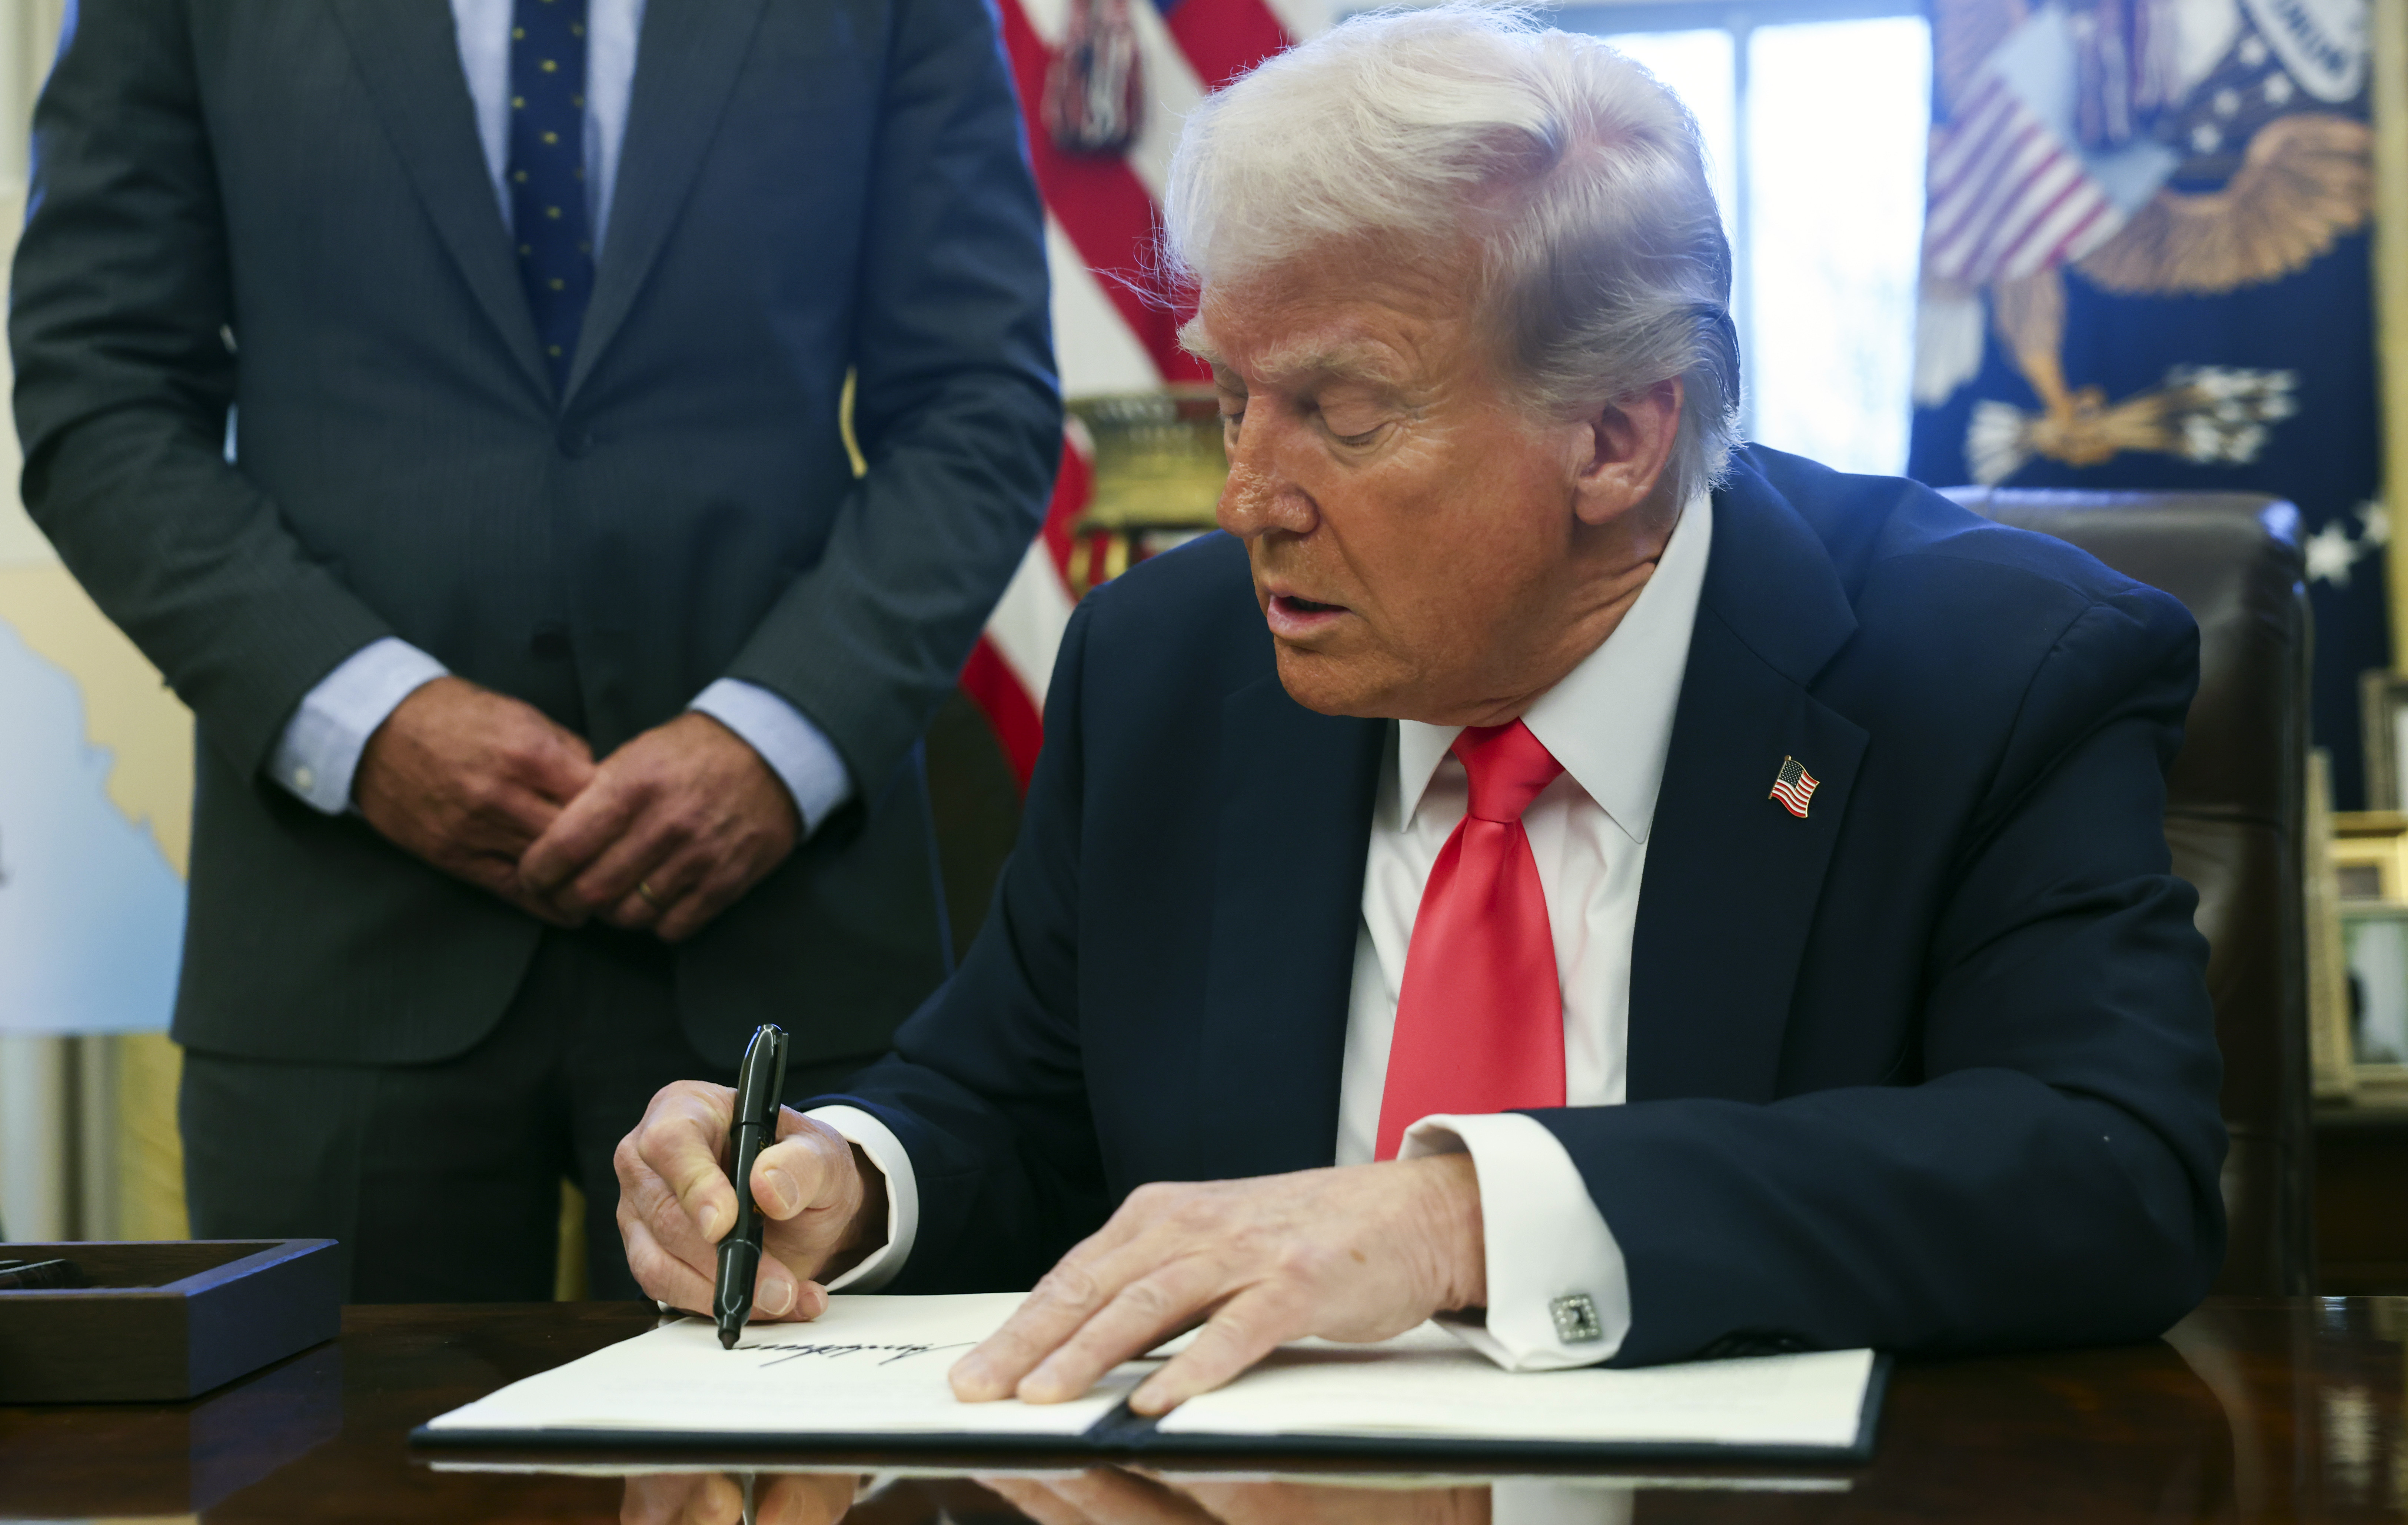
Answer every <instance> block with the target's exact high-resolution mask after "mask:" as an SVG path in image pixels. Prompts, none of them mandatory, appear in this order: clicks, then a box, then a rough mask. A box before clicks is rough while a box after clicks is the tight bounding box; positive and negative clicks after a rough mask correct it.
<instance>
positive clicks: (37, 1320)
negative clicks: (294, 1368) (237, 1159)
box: [0, 1239, 343, 1404]
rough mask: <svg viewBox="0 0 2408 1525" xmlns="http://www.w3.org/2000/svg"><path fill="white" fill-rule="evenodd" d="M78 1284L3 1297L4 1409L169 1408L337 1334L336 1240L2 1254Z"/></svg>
mask: <svg viewBox="0 0 2408 1525" xmlns="http://www.w3.org/2000/svg"><path fill="white" fill-rule="evenodd" d="M0 1259H14V1260H26V1261H48V1260H65V1261H74V1262H75V1264H76V1268H77V1269H78V1270H79V1271H80V1272H81V1273H82V1274H83V1279H84V1281H85V1283H86V1285H84V1286H81V1287H73V1288H41V1289H29V1290H0V1404H91V1403H173V1402H176V1401H178V1400H180V1399H185V1398H192V1397H195V1396H197V1395H199V1394H201V1393H204V1392H207V1391H208V1390H210V1389H211V1388H216V1387H221V1386H223V1385H224V1384H225V1383H228V1382H231V1381H233V1380H234V1379H235V1378H236V1377H238V1376H243V1375H248V1374H250V1373H251V1372H255V1371H257V1370H259V1369H260V1368H261V1367H262V1366H265V1365H266V1364H268V1363H269V1362H270V1361H281V1360H283V1359H284V1358H285V1357H286V1356H289V1355H292V1354H293V1353H294V1351H296V1350H306V1349H308V1347H310V1346H313V1345H317V1344H319V1343H321V1342H322V1341H325V1340H331V1339H333V1338H334V1337H335V1334H336V1332H337V1327H338V1326H339V1324H340V1322H341V1318H342V1304H343V1289H342V1283H341V1280H340V1276H339V1273H338V1270H337V1262H336V1255H335V1241H333V1240H332V1239H286V1240H281V1241H278V1240H260V1239H239V1240H216V1239H202V1240H186V1241H170V1242H164V1243H158V1244H80V1245H5V1244H0Z"/></svg>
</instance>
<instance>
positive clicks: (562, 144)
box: [509, 0, 594, 388]
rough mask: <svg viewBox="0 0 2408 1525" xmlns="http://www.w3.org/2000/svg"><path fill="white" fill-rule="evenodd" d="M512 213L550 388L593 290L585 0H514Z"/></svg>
mask: <svg viewBox="0 0 2408 1525" xmlns="http://www.w3.org/2000/svg"><path fill="white" fill-rule="evenodd" d="M509 186H510V220H511V221H512V223H513V224H514V225H515V227H516V231H517V234H518V256H519V282H520V284H522V285H523V286H524V287H525V288H526V293H527V305H528V306H530V307H531V308H533V309H534V312H535V331H536V337H537V338H538V340H539V341H540V342H541V343H542V345H543V354H544V359H545V360H546V361H547V362H549V363H550V364H551V366H552V385H553V387H554V388H560V387H563V386H565V385H566V383H567V379H568V363H569V362H570V361H571V360H573V359H575V358H576V355H577V331H578V328H579V326H580V325H581V324H582V323H583V322H584V321H585V304H586V301H587V299H588V298H590V297H591V296H592V295H593V294H594V235H593V231H592V230H591V229H590V228H589V227H587V225H586V216H585V0H515V4H514V6H513V7H512V11H511V18H510V164H509Z"/></svg>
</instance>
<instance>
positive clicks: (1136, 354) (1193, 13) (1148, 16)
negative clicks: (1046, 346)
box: [962, 0, 1334, 787]
mask: <svg viewBox="0 0 2408 1525" xmlns="http://www.w3.org/2000/svg"><path fill="white" fill-rule="evenodd" d="M1084 3H1086V0H1000V11H1001V15H1002V20H1003V42H1004V50H1005V51H1006V52H1007V53H1008V54H1009V55H1010V58H1011V72H1012V76H1013V79H1014V82H1015V83H1017V85H1018V86H1019V89H1020V107H1021V115H1022V119H1023V121H1024V122H1025V126H1026V129H1027V133H1028V150H1029V158H1030V161H1031V163H1032V164H1033V165H1034V167H1035V169H1036V172H1037V188H1038V191H1039V193H1040V194H1041V195H1042V196H1043V197H1044V200H1045V242H1046V252H1047V254H1048V256H1049V259H1050V262H1051V264H1052V267H1053V275H1054V345H1055V349H1056V350H1057V352H1058V354H1059V358H1060V361H1061V365H1062V383H1063V390H1064V391H1065V392H1068V393H1069V394H1070V395H1071V396H1074V397H1075V396H1081V395H1086V394H1094V393H1102V392H1143V391H1151V390H1153V389H1154V388H1157V387H1161V386H1163V385H1165V384H1167V383H1170V382H1194V381H1201V380H1204V379H1207V377H1206V374H1205V372H1204V369H1203V367H1202V366H1200V365H1199V364H1197V362H1196V360H1195V358H1194V357H1193V356H1190V355H1189V354H1187V353H1186V352H1185V351H1184V350H1183V349H1180V348H1179V341H1178V331H1179V324H1180V321H1181V320H1182V318H1183V314H1182V313H1180V312H1179V311H1177V310H1176V309H1175V308H1174V306H1172V305H1171V304H1170V303H1168V302H1167V301H1165V300H1163V299H1162V293H1161V292H1159V291H1158V290H1156V289H1155V282H1154V279H1153V277H1152V272H1153V270H1154V242H1155V239H1156V237H1157V236H1158V235H1159V231H1160V228H1161V221H1162V218H1161V202H1162V187H1163V178H1164V174H1165V171H1167V170H1168V167H1169V160H1170V150H1171V147H1172V145H1173V144H1174V143H1175V142H1176V141H1177V140H1178V136H1179V122H1180V119H1181V118H1182V117H1183V116H1185V115H1186V114H1187V112H1188V111H1190V110H1191V109H1193V108H1194V107H1195V105H1196V103H1197V102H1198V101H1200V100H1202V99H1203V98H1204V95H1205V93H1206V92H1208V91H1211V90H1217V89H1219V88H1220V87H1221V86H1222V85H1225V84H1226V83H1228V82H1229V81H1230V80H1231V79H1234V78H1237V77H1238V76H1239V75H1240V74H1243V73H1244V72H1245V71H1246V70H1248V69H1250V68H1253V67H1254V65H1255V64H1258V63H1260V62H1262V60H1264V59H1265V58H1268V57H1269V56H1270V55H1271V54H1272V53H1275V52H1277V51H1279V50H1281V49H1282V48H1284V47H1286V46H1287V45H1288V43H1289V42H1291V41H1293V40H1295V39H1296V38H1297V37H1300V36H1304V35H1305V34H1306V33H1308V32H1312V31H1317V30H1319V29H1320V28H1321V27H1322V26H1324V25H1326V21H1327V18H1326V15H1324V14H1322V13H1323V12H1325V11H1326V10H1328V9H1331V8H1334V7H1327V6H1326V5H1324V4H1321V3H1320V0H1129V3H1128V4H1127V6H1126V7H1125V12H1122V13H1124V14H1125V16H1126V18H1127V21H1128V22H1129V24H1130V27H1131V30H1133V32H1134V34H1135V40H1136V45H1137V48H1136V50H1137V62H1138V65H1139V67H1138V69H1137V71H1136V72H1137V74H1138V77H1139V78H1140V79H1141V80H1142V91H1141V93H1140V99H1139V100H1138V102H1137V113H1136V118H1137V120H1136V121H1135V122H1134V124H1133V125H1134V128H1135V131H1134V132H1133V133H1132V134H1131V135H1130V139H1129V143H1128V146H1127V148H1126V149H1125V150H1121V151H1119V152H1114V153H1100V154H1097V153H1079V152H1073V151H1070V150H1066V149H1064V148H1062V147H1061V146H1059V145H1058V144H1057V143H1056V142H1055V140H1054V135H1053V133H1052V132H1050V131H1049V130H1048V128H1047V124H1046V121H1045V120H1044V119H1045V113H1044V102H1045V98H1046V87H1047V83H1048V80H1049V78H1050V77H1052V76H1054V74H1055V73H1056V69H1055V64H1056V61H1057V59H1058V58H1059V57H1060V55H1061V53H1062V51H1063V50H1064V48H1065V47H1066V45H1068V43H1069V42H1070V40H1071V39H1070V34H1071V33H1072V31H1073V30H1074V27H1073V22H1074V21H1076V20H1078V19H1079V17H1080V16H1081V15H1082V4H1084ZM1109 9H1110V10H1111V11H1113V12H1120V7H1109ZM1111 19H1112V20H1113V21H1118V19H1119V18H1118V15H1117V14H1115V15H1113V16H1112V17H1111ZM1090 454H1091V451H1090V449H1089V447H1088V445H1087V443H1086V441H1085V440H1084V438H1083V437H1082V435H1081V432H1080V431H1079V430H1078V429H1077V428H1076V427H1075V425H1074V426H1073V427H1072V429H1071V430H1070V432H1069V437H1068V439H1067V440H1066V441H1065V442H1064V445H1063V450H1062V475H1061V478H1060V480H1059V481H1058V482H1057V484H1056V485H1055V487H1054V501H1053V503H1052V505H1051V506H1050V507H1049V508H1048V510H1047V512H1046V516H1045V527H1044V530H1043V532H1042V533H1041V534H1039V536H1038V538H1037V541H1036V543H1035V544H1033V545H1031V546H1030V547H1029V549H1028V554H1027V557H1026V558H1025V560H1024V561H1023V562H1022V563H1021V565H1020V571H1019V573H1018V574H1017V575H1016V576H1015V577H1013V578H1012V580H1011V586H1010V587H1009V588H1007V589H1006V590H1005V591H1004V594H1003V601H1002V602H1001V603H1000V604H998V605H997V606H996V611H995V615H994V618H993V619H992V620H989V621H988V623H987V627H986V634H984V636H983V637H982V639H981V640H980V641H979V644H978V647H977V648H976V649H975V650H974V651H972V652H971V653H970V659H969V663H968V665H967V666H966V667H964V668H963V669H962V689H963V691H964V692H966V693H968V695H969V697H970V699H971V700H972V701H973V702H975V703H976V704H977V705H978V706H979V707H980V708H981V709H982V710H983V711H985V713H986V717H987V720H988V721H989V723H991V724H992V725H993V726H994V727H995V733H996V739H997V740H998V741H999V742H1001V743H1002V746H1003V750H1004V755H1005V756H1006V757H1008V758H1010V759H1011V764H1012V767H1013V769H1014V770H1015V771H1016V772H1017V773H1018V774H1019V775H1020V780H1021V783H1022V785H1023V786H1024V787H1025V785H1026V784H1027V782H1028V770H1029V769H1030V767H1031V766H1033V765H1034V764H1035V763H1036V761H1037V748H1038V744H1039V742H1040V741H1041V740H1043V738H1044V727H1043V723H1042V715H1043V712H1044V706H1045V683H1046V679H1047V677H1049V676H1050V675H1051V674H1052V672H1053V670H1054V654H1055V653H1056V652H1057V651H1059V650H1060V649H1061V646H1062V633H1063V631H1064V630H1065V628H1067V627H1068V624H1069V621H1070V607H1071V604H1072V602H1073V601H1072V597H1071V593H1070V587H1069V577H1068V568H1069V563H1070V526H1071V525H1072V524H1073V523H1074V522H1075V521H1076V520H1078V518H1079V516H1080V514H1081V513H1082V511H1084V509H1085V507H1086V505H1087V492H1088V487H1089V482H1090V472H1089V469H1088V468H1089V458H1090Z"/></svg>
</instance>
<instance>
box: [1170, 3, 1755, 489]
mask: <svg viewBox="0 0 2408 1525" xmlns="http://www.w3.org/2000/svg"><path fill="white" fill-rule="evenodd" d="M1163 210H1164V216H1165V221H1166V224H1167V237H1166V239H1165V247H1166V252H1167V254H1168V260H1169V263H1170V265H1171V267H1172V270H1173V272H1174V273H1176V274H1178V275H1180V276H1182V277H1183V278H1187V279H1190V280H1194V281H1197V282H1199V283H1210V282H1219V281H1228V280H1239V279H1243V278H1246V277H1248V276H1250V275H1253V274H1255V273H1258V272H1261V271H1263V270H1266V269H1268V268H1269V267H1272V266H1276V265H1279V264H1283V263H1285V262H1287V261H1290V260H1293V259H1296V258H1297V257H1299V256H1302V255H1305V254H1307V253H1308V252H1310V251H1312V250H1315V249H1321V248H1326V246H1327V245H1329V244H1330V243H1332V242H1335V241H1341V240H1363V239H1377V240H1380V241H1381V242H1383V244H1385V245H1387V246H1388V248H1389V249H1392V250H1393V253H1394V257H1395V258H1397V259H1398V261H1400V262H1402V261H1409V260H1413V259H1416V258H1421V257H1425V256H1426V255H1427V254H1430V253H1434V252H1441V251H1444V250H1446V249H1451V248H1453V247H1455V245H1456V244H1457V243H1458V242H1459V241H1460V240H1462V239H1464V238H1465V237H1466V236H1467V235H1468V236H1469V238H1470V239H1471V240H1472V246H1473V248H1474V249H1476V250H1477V251H1478V257H1479V259H1480V262H1481V275H1482V281H1481V285H1482V289H1481V290H1480V291H1479V292H1477V293H1475V301H1476V302H1477V303H1478V305H1479V306H1481V307H1482V308H1483V309H1484V310H1483V311H1482V313H1481V319H1482V320H1483V321H1486V322H1487V323H1489V324H1491V325H1493V327H1494V329H1495V331H1496V333H1497V335H1498V338H1499V340H1500V349H1499V353H1500V356H1501V359H1502V361H1503V363H1504V366H1505V369H1506V372H1507V375H1508V377H1509V378H1510V379H1511V381H1512V382H1513V383H1514V384H1515V385H1517V386H1518V388H1519V389H1520V390H1521V391H1522V392H1523V393H1524V394H1525V396H1526V397H1527V399H1528V400H1529V401H1530V402H1531V403H1532V404H1533V405H1534V406H1537V407H1538V408H1540V409H1541V410H1544V411H1545V412H1547V413H1549V414H1553V415H1559V416H1565V417H1569V416H1571V415H1573V414H1574V413H1576V412H1577V411H1579V410H1581V409H1583V408H1584V407H1588V406H1597V405H1599V404H1603V403H1610V402H1615V401H1618V400H1620V399H1623V398H1626V397H1629V396H1632V395H1635V394H1637V393H1639V392H1644V391H1645V390H1646V389H1648V388H1649V387H1652V386H1654V385H1655V384H1656V383H1657V382H1659V381H1663V380H1665V379H1667V378H1671V377H1679V378H1682V381H1683V383H1684V392H1685V401H1684V405H1683V407H1682V419H1681V425H1680V433H1679V436H1678V438H1677V441H1676V443H1675V445H1674V448H1673V452H1672V459H1671V462H1670V464H1669V465H1668V466H1667V468H1666V470H1667V474H1668V476H1669V477H1670V479H1671V486H1672V489H1673V492H1674V494H1675V495H1674V497H1673V501H1674V502H1675V503H1676V504H1677V503H1683V502H1685V501H1687V498H1688V496H1689V494H1690V493H1691V492H1695V491H1697V490H1699V489H1700V488H1706V487H1711V486H1713V485H1714V484H1715V483H1716V482H1717V481H1718V480H1719V479H1720V478H1721V476H1722V473H1723V469H1724V466H1725V464H1726V463H1727V460H1728V458H1729V454H1730V449H1731V445H1732V442H1733V440H1734V438H1735V437H1736V435H1737V433H1738V403H1739V347H1738V342H1737V338H1736V335H1734V333H1733V331H1732V328H1731V322H1730V318H1729V306H1730V246H1729V244H1728V242H1727V241H1726V239H1725V238H1724V236H1723V226H1722V218H1721V216H1720V215H1719V213H1718V212H1717V210H1716V208H1715V206H1714V195H1713V190H1712V189H1710V188H1709V186H1708V184H1707V181H1706V171H1705V157H1704V153H1703V151H1702V150H1701V149H1700V147H1699V139H1698V126H1697V122H1696V121H1695V120H1694V119H1692V118H1691V117H1690V115H1689V113H1688V110H1687V108H1686V107H1684V106H1682V104H1681V103H1680V101H1679V100H1678V99H1677V98H1676V97H1675V96H1674V95H1673V94H1672V93H1671V92H1670V91H1668V90H1666V89H1665V88H1664V87H1663V86H1662V85H1661V84H1659V83H1658V82H1657V81H1656V78H1655V76H1653V75H1651V74H1649V73H1648V72H1647V71H1646V70H1645V69H1644V68H1641V66H1640V65H1639V64H1634V63H1632V62H1631V61H1630V60H1629V59H1627V58H1625V57H1624V56H1623V55H1622V54H1620V53H1618V52H1616V51H1614V50H1613V49H1612V48H1609V47H1607V46H1606V45H1605V44H1604V43H1602V42H1599V41H1598V40H1597V39H1596V38H1593V37H1581V36H1570V35H1568V34H1566V33H1562V32H1555V31H1547V30H1543V29H1541V26H1540V25H1539V24H1538V23H1537V22H1536V21H1533V20H1532V19H1531V18H1530V17H1528V16H1527V15H1525V14H1523V13H1521V12H1518V11H1513V10H1503V9H1498V8H1493V7H1478V6H1470V5H1459V4H1458V5H1448V6H1441V7H1436V8H1433V9H1427V10H1411V11H1384V12H1375V13H1372V14H1369V15H1363V16H1357V17H1355V18H1354V19H1352V20H1350V21H1345V22H1343V23H1341V24H1340V25H1339V26H1338V27H1336V28H1334V29H1332V30H1331V31H1329V32H1327V33H1326V34H1324V35H1323V36H1319V37H1316V38H1314V39H1313V40H1312V41H1310V42H1306V43H1303V44H1301V45H1299V46H1298V47H1296V48H1294V49H1291V50H1288V51H1287V52H1284V53H1282V54H1280V55H1279V56H1277V57H1275V58H1273V59H1271V60H1269V62H1268V63H1266V64H1263V65H1262V66H1261V67H1259V68H1257V69H1255V70H1254V72H1253V73H1252V74H1249V75H1247V76H1246V77H1245V78H1242V79H1240V80H1239V81H1238V82H1237V83H1235V84H1233V85H1231V86H1229V87H1228V88H1227V89H1226V90H1224V91H1222V92H1220V93H1218V94H1216V95H1213V96H1211V97H1210V98H1208V99H1207V100H1206V101H1205V102H1204V104H1203V105H1202V106H1201V107H1198V108H1197V110H1196V112H1195V113H1194V114H1193V115H1192V116H1190V117H1189V118H1188V120H1187V124H1186V129H1185V131H1184V132H1183V134H1182V135H1181V136H1180V140H1179V148H1178V150H1177V152H1176V154H1175V155H1174V156H1173V158H1172V160H1171V165H1170V181H1169V186H1168V190H1167V192H1166V193H1165V195H1164V207H1163Z"/></svg>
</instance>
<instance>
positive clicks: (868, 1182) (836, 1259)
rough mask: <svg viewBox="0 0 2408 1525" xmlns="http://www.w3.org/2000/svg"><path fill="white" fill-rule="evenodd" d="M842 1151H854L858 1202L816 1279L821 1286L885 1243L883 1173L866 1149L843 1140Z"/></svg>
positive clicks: (857, 1263) (884, 1174)
mask: <svg viewBox="0 0 2408 1525" xmlns="http://www.w3.org/2000/svg"><path fill="white" fill-rule="evenodd" d="M822 1126H823V1127H824V1126H826V1125H825V1124H822ZM845 1147H847V1148H849V1149H851V1150H852V1151H853V1178H854V1179H855V1180H857V1181H859V1182H860V1183H861V1201H860V1202H859V1203H858V1204H856V1205H855V1206H854V1207H853V1221H852V1222H850V1223H848V1224H846V1225H845V1231H844V1238H843V1239H842V1240H841V1241H840V1242H839V1244H838V1245H837V1247H836V1251H835V1253H833V1254H831V1255H830V1256H828V1258H827V1261H826V1262H825V1263H824V1264H823V1265H822V1266H821V1267H820V1275H819V1276H818V1278H817V1279H818V1280H820V1281H822V1282H825V1281H827V1280H829V1279H831V1278H832V1277H836V1276H842V1275H844V1274H845V1273H846V1272H847V1271H850V1270H852V1269H853V1267H854V1266H856V1265H859V1264H860V1263H861V1262H862V1261H863V1260H864V1259H865V1258H867V1256H868V1254H869V1252H870V1251H871V1250H873V1249H876V1248H878V1247H880V1246H881V1245H883V1244H884V1243H886V1173H885V1172H884V1171H882V1170H880V1169H879V1168H878V1162H876V1161H874V1160H872V1159H870V1158H869V1151H868V1150H867V1149H865V1148H863V1147H861V1146H860V1145H858V1144H855V1143H853V1141H852V1140H851V1139H846V1140H845Z"/></svg>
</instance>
